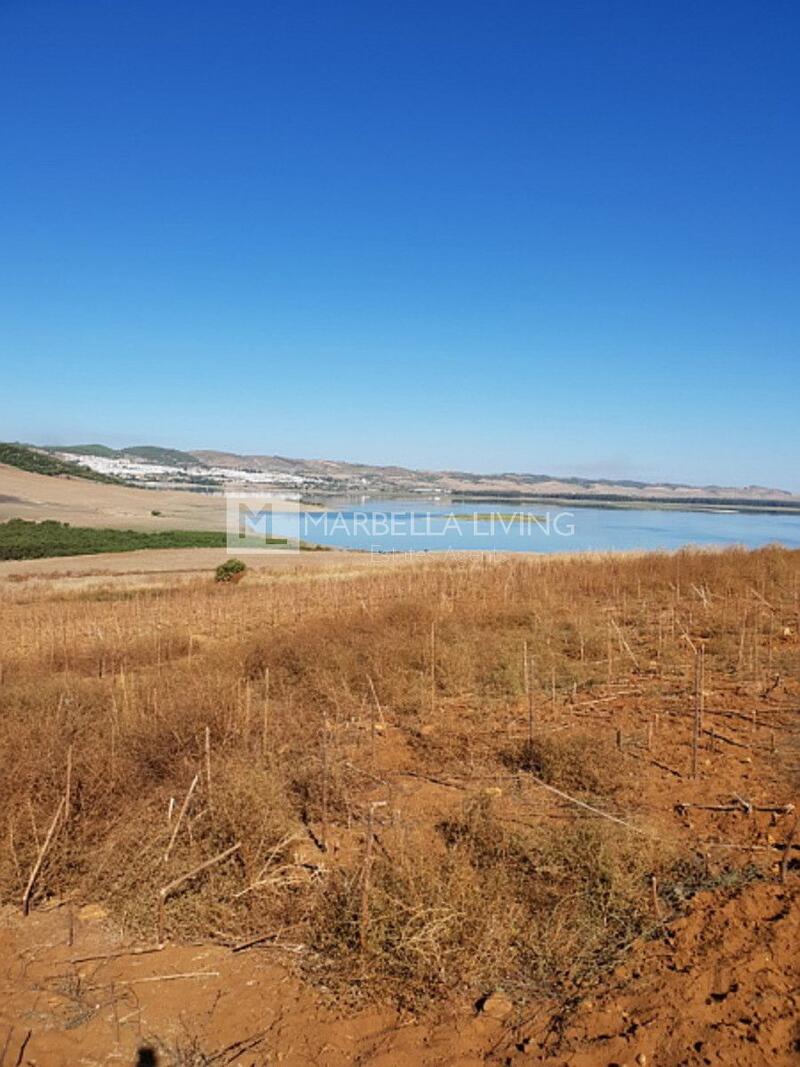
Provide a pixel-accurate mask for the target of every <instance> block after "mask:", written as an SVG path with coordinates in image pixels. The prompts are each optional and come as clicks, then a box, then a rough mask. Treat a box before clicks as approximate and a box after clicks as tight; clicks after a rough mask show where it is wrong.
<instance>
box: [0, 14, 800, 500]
mask: <svg viewBox="0 0 800 1067" xmlns="http://www.w3.org/2000/svg"><path fill="white" fill-rule="evenodd" d="M798 55H800V6H798V4H797V3H795V2H787V0H770V2H769V3H766V4H765V3H763V2H753V3H742V2H737V0H722V2H716V0H703V2H702V3H697V2H695V0H692V2H691V3H688V2H682V0H670V2H663V3H645V2H642V0H635V2H627V0H626V2H623V0H590V2H586V3H578V2H574V0H548V2H540V0H526V2H508V0H483V2H481V3H474V2H470V0H453V2H450V0H425V2H416V0H403V2H401V3H398V2H397V0H364V2H359V3H355V2H347V0H321V2H307V0H280V2H270V0H166V2H165V0H0V118H1V120H2V125H1V126H0V361H1V362H2V364H3V370H4V374H3V388H2V393H0V439H5V440H13V439H19V440H27V441H33V442H41V443H57V442H64V441H69V442H77V441H88V440H91V441H102V442H105V443H108V444H114V445H120V444H141V443H157V444H165V445H174V446H177V447H194V448H201V447H207V448H220V449H231V450H236V451H253V452H278V453H281V454H283V455H292V456H306V457H327V458H336V459H353V460H362V461H365V462H374V463H400V464H406V465H410V466H424V467H436V468H443V467H447V468H461V469H472V470H479V471H495V470H519V471H534V472H555V473H562V474H589V475H609V476H626V477H641V478H644V479H658V478H668V479H672V480H676V481H677V480H689V481H693V482H701V483H706V482H715V483H720V484H747V483H754V482H758V483H761V484H771V485H780V486H784V487H786V488H793V489H795V490H800V463H798V460H799V459H800V428H799V420H798V401H799V400H800V208H798V200H799V197H800V166H799V164H800V141H799V137H798V129H799V127H800V124H799V123H798V114H799V112H800V107H799V105H800V62H798Z"/></svg>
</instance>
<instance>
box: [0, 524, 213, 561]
mask: <svg viewBox="0 0 800 1067" xmlns="http://www.w3.org/2000/svg"><path fill="white" fill-rule="evenodd" d="M225 543H226V542H225V534H224V533H220V532H218V531H215V530H152V531H150V530H110V529H96V528H94V527H91V526H70V525H69V523H66V522H52V521H45V522H28V521H27V520H26V519H9V521H8V522H3V523H0V559H44V558H47V557H50V556H82V555H89V554H94V553H95V552H132V551H134V550H135V549H139V548H224V547H225Z"/></svg>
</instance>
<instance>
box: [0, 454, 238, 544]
mask: <svg viewBox="0 0 800 1067" xmlns="http://www.w3.org/2000/svg"><path fill="white" fill-rule="evenodd" d="M154 511H158V512H160V514H159V515H154V514H153V512H154ZM7 519H31V520H35V521H41V520H42V519H55V520H57V521H58V522H69V523H72V524H73V525H74V526H116V527H125V528H131V529H136V530H174V529H181V530H223V529H224V528H225V501H224V499H223V497H221V496H210V495H207V494H203V493H188V492H181V491H179V490H154V489H129V488H127V486H118V485H103V484H100V483H96V482H89V481H86V480H84V479H81V478H50V477H47V476H46V475H43V474H32V473H30V472H28V471H22V470H18V469H17V468H16V467H8V466H6V465H5V464H0V522H5V521H6V520H7Z"/></svg>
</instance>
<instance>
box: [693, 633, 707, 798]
mask: <svg viewBox="0 0 800 1067" xmlns="http://www.w3.org/2000/svg"><path fill="white" fill-rule="evenodd" d="M704 676H705V648H704V646H703V645H701V646H700V648H698V650H697V652H696V653H695V658H694V724H693V728H692V778H696V777H697V756H698V749H699V746H700V734H701V732H702V729H703V684H704Z"/></svg>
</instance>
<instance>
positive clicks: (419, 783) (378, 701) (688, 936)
mask: <svg viewBox="0 0 800 1067" xmlns="http://www.w3.org/2000/svg"><path fill="white" fill-rule="evenodd" d="M0 593H1V595H0V704H1V705H2V716H1V717H0V751H1V752H2V759H3V764H4V766H6V767H13V768H14V773H13V775H5V776H3V779H2V782H0V806H1V807H2V810H3V812H4V813H5V818H6V825H5V828H4V832H5V834H6V847H5V848H4V849H3V850H2V853H1V854H0V893H2V897H3V902H4V904H5V905H6V922H5V925H4V927H3V928H2V944H3V949H4V952H5V953H6V955H7V956H8V958H12V959H18V960H20V961H22V960H23V959H24V960H26V961H27V962H26V964H25V966H24V967H21V966H20V967H18V968H11V969H10V970H9V971H8V973H7V974H6V976H5V977H4V978H3V985H2V993H3V995H4V997H3V999H4V1006H3V1007H2V1008H0V1020H2V1023H4V1024H5V1027H6V1029H7V1030H9V1033H10V1034H11V1035H12V1037H13V1041H14V1044H12V1045H11V1046H10V1047H11V1048H12V1052H13V1053H14V1055H16V1049H17V1046H18V1043H19V1041H20V1040H21V1039H22V1037H23V1036H24V1034H25V1032H26V1030H30V1031H31V1033H30V1036H29V1038H28V1041H27V1043H26V1048H27V1049H28V1052H29V1054H30V1056H31V1057H34V1058H36V1056H37V1051H38V1062H42V1063H59V1062H63V1063H68V1062H75V1059H76V1058H77V1056H78V1055H80V1056H81V1057H82V1058H83V1059H84V1061H85V1062H103V1060H102V1059H101V1056H102V1055H104V1054H105V1053H106V1052H107V1050H109V1049H116V1050H117V1052H118V1054H119V1055H123V1056H129V1057H132V1056H133V1054H134V1052H135V1049H136V1048H137V1047H140V1046H141V1045H142V1044H143V1043H144V1042H145V1039H146V1042H147V1043H149V1044H150V1045H152V1047H153V1048H154V1049H156V1050H157V1051H158V1053H159V1055H160V1056H161V1057H162V1062H163V1063H176V1064H177V1063H197V1064H200V1063H209V1062H217V1061H216V1060H214V1059H213V1058H212V1057H213V1056H216V1055H217V1054H218V1053H220V1052H221V1051H225V1049H226V1048H228V1047H230V1048H235V1047H238V1045H239V1044H241V1043H243V1042H245V1040H247V1041H250V1042H251V1043H252V1050H253V1052H252V1056H251V1059H250V1060H248V1061H246V1062H253V1063H262V1062H263V1063H266V1062H272V1057H273V1056H274V1055H275V1054H277V1053H278V1052H280V1053H281V1058H282V1061H283V1062H287V1063H292V1064H301V1063H309V1062H325V1063H326V1064H327V1063H331V1064H345V1063H351V1062H355V1061H356V1059H358V1062H362V1063H367V1064H378V1063H383V1064H385V1063H393V1064H394V1063H398V1064H403V1063H428V1062H430V1063H453V1064H455V1063H459V1064H461V1063H479V1062H490V1063H497V1064H500V1063H504V1064H505V1063H516V1062H519V1063H524V1062H531V1059H530V1057H531V1056H533V1057H534V1062H536V1059H537V1058H538V1060H539V1061H542V1062H547V1063H552V1064H556V1063H570V1064H573V1063H574V1064H589V1063H592V1064H594V1063H610V1062H620V1063H621V1062H624V1061H626V1060H628V1061H630V1062H633V1061H634V1060H635V1057H636V1056H644V1057H645V1060H639V1062H655V1063H665V1064H672V1063H676V1064H677V1063H683V1062H687V1063H695V1062H696V1063H702V1062H704V1059H703V1057H704V1056H709V1057H712V1060H711V1062H714V1059H713V1057H716V1058H717V1059H720V1060H722V1061H723V1062H736V1063H742V1064H749V1063H760V1062H763V1059H764V1057H767V1058H769V1060H770V1062H772V1063H776V1064H782V1063H790V1062H792V1059H793V1057H794V1056H795V1055H796V1047H797V1046H796V1042H797V1041H798V1039H799V1038H800V1034H799V1033H798V1032H797V1030H796V1021H795V1020H796V1010H795V1008H794V1007H793V1002H792V999H791V998H792V994H791V990H792V988H794V989H795V990H796V987H797V977H798V975H797V963H796V960H795V959H794V957H793V955H792V953H791V951H790V948H789V946H790V945H791V944H792V939H793V938H796V936H797V931H798V926H800V908H798V903H799V897H798V884H799V883H800V879H798V869H797V868H798V858H799V856H800V854H799V853H798V851H797V847H796V843H794V842H795V841H796V838H793V833H794V827H795V825H796V813H795V810H794V804H795V803H796V800H797V787H798V763H799V762H800V750H799V749H798V737H799V736H800V735H799V734H798V727H799V726H800V721H799V720H798V706H800V681H798V679H799V678H800V640H799V639H798V623H799V622H800V618H799V617H798V611H799V604H798V595H799V593H800V553H798V552H792V551H789V550H784V549H779V548H770V549H764V550H761V551H757V552H745V551H743V550H738V549H733V550H728V551H725V552H698V551H683V552H680V553H677V554H674V555H669V554H662V555H651V556H647V555H637V556H628V557H625V556H616V557H613V556H595V557H567V558H561V559H543V558H540V557H535V556H531V557H527V558H513V559H512V558H504V557H499V556H482V555H468V554H467V555H463V556H461V557H459V558H455V559H454V558H452V557H448V558H443V559H432V558H426V559H418V560H415V561H407V560H402V561H397V562H393V561H383V562H381V563H380V564H378V563H374V564H372V565H370V564H369V562H368V561H366V560H365V561H363V562H362V565H360V566H358V567H352V566H350V564H349V563H348V562H347V557H346V556H345V557H342V561H341V562H338V561H336V560H332V561H331V560H329V561H327V565H326V567H325V568H323V569H314V568H306V567H304V566H303V565H301V563H299V562H298V564H297V565H296V566H295V567H293V569H284V570H271V569H269V568H268V567H265V568H264V569H261V570H259V569H258V568H256V569H253V570H251V571H248V573H247V574H246V575H245V577H244V580H243V581H242V582H241V583H240V584H238V585H236V586H226V585H222V586H220V585H215V584H214V583H213V581H212V580H211V576H210V575H197V576H189V577H188V578H187V577H185V576H183V577H182V578H181V579H180V581H179V580H178V579H177V578H175V577H172V576H170V575H169V574H167V575H162V576H161V577H160V578H159V580H158V581H157V582H153V583H150V584H149V585H147V586H141V587H137V586H136V585H131V584H126V585H122V584H117V583H116V582H115V580H114V579H113V578H112V577H98V578H97V579H96V581H95V584H93V585H92V584H87V583H86V582H82V583H80V584H79V585H76V586H75V587H74V588H73V589H70V587H69V585H68V584H67V585H65V584H63V583H62V584H59V585H57V586H56V584H55V583H54V584H53V586H52V587H51V586H49V585H48V583H47V582H46V581H41V580H37V581H36V582H28V581H25V580H17V581H14V582H11V581H8V580H6V581H4V582H2V584H1V585H0ZM24 913H27V914H24ZM136 983H142V984H141V985H139V984H136ZM134 984H136V989H137V991H138V992H137V993H136V995H135V996H134V994H133V987H134ZM665 985H668V986H669V987H670V989H672V991H673V995H672V997H671V1003H670V1002H667V1001H665V1000H664V999H663V998H662V996H661V990H662V989H663V988H664V986H665ZM43 991H44V993H45V994H46V995H45V996H44V999H43ZM215 998H216V999H215ZM220 998H222V1002H223V1004H227V1006H228V1010H227V1011H220V1012H219V1013H217V1014H215V1010H216V1008H215V1006H216V1003H217V1001H219V1000H220ZM686 1002H688V1003H689V1004H690V1005H691V1008H690V1010H689V1011H688V1012H687V1011H686V1009H685V1007H682V1005H684V1004H685V1003H686ZM34 1008H35V1011H36V1012H37V1013H38V1014H37V1015H36V1018H37V1019H38V1020H40V1021H39V1022H36V1024H35V1025H34V1024H32V1023H29V1022H25V1020H26V1019H29V1018H31V1016H30V1012H32V1011H34ZM182 1012H184V1014H183V1015H182V1014H181V1013H182ZM9 1028H10V1029H9ZM425 1050H428V1051H425ZM436 1050H438V1051H436ZM190 1052H191V1055H193V1056H195V1058H194V1059H191V1058H190V1057H189V1053H190ZM428 1055H429V1056H430V1058H429V1059H426V1058H425V1056H428ZM59 1057H61V1059H59ZM93 1057H94V1058H93ZM181 1057H183V1058H181ZM202 1057H205V1058H202ZM382 1057H383V1058H382ZM448 1057H449V1058H448ZM12 1062H13V1060H12ZM219 1062H224V1060H220V1061H219Z"/></svg>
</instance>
